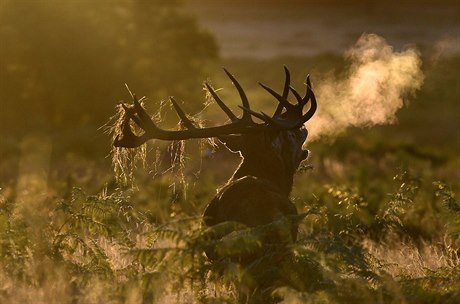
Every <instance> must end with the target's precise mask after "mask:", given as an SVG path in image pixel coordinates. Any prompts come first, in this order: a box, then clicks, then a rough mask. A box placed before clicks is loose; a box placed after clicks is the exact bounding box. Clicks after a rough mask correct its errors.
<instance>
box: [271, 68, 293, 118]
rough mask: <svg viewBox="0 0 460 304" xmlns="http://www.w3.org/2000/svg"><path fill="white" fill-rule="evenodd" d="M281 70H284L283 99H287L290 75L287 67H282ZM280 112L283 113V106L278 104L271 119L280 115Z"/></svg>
mask: <svg viewBox="0 0 460 304" xmlns="http://www.w3.org/2000/svg"><path fill="white" fill-rule="evenodd" d="M283 68H284V75H285V78H284V89H283V97H284V98H286V99H287V97H288V95H289V87H290V83H291V73H290V72H289V69H288V67H287V66H285V65H284V66H283ZM281 112H283V105H282V104H281V103H279V104H278V106H277V107H276V110H275V113H273V116H272V117H276V116H279V115H280V114H281Z"/></svg>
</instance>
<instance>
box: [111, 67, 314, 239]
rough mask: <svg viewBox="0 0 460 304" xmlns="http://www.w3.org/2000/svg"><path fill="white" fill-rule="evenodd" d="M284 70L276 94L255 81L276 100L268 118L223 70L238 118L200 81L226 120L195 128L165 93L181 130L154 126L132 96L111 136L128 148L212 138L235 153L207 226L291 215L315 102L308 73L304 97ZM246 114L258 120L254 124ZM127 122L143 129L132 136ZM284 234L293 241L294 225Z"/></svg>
mask: <svg viewBox="0 0 460 304" xmlns="http://www.w3.org/2000/svg"><path fill="white" fill-rule="evenodd" d="M224 70H225V69H224ZM284 70H285V74H286V75H285V76H286V78H285V83H284V89H283V93H282V94H278V93H277V92H275V91H274V90H272V89H271V88H269V87H267V86H265V85H264V84H262V83H259V84H260V85H261V86H262V87H263V88H264V89H265V90H267V91H268V92H269V93H270V94H271V95H273V97H275V99H276V100H277V101H278V106H277V108H276V110H275V112H274V114H273V115H272V116H269V115H267V114H265V113H263V112H255V111H253V110H251V109H250V106H249V101H248V98H247V96H246V94H245V93H244V91H243V89H242V87H241V85H240V84H239V83H238V81H237V80H236V79H235V77H234V76H233V75H232V74H230V73H229V72H228V71H227V70H225V73H226V74H227V75H228V77H229V78H230V79H231V81H232V82H233V84H234V86H235V87H236V89H237V90H238V93H239V95H240V98H241V101H242V105H240V106H239V107H240V108H241V109H242V110H243V114H242V116H241V117H240V118H238V117H237V116H236V115H235V114H234V113H233V112H232V111H231V110H230V109H229V108H228V107H227V106H226V105H225V103H224V102H223V101H222V100H221V99H220V97H219V96H218V95H217V93H216V91H215V90H214V89H213V88H212V87H211V86H210V85H209V84H208V83H205V86H206V88H207V90H208V91H209V93H210V94H211V95H212V97H213V98H214V100H215V101H216V103H217V104H218V105H219V106H220V108H221V109H222V110H223V111H224V112H225V113H226V114H227V116H228V118H229V119H230V122H229V123H227V124H224V125H221V126H214V127H206V128H198V127H196V126H195V125H194V124H193V122H192V121H191V120H190V119H189V118H188V117H187V115H186V114H185V113H184V112H183V111H182V109H181V108H180V107H179V105H178V103H177V102H176V101H175V100H174V99H173V98H172V97H171V98H170V100H171V103H172V105H173V106H174V108H175V110H176V112H177V114H178V116H179V118H180V120H181V123H182V124H183V126H184V127H185V129H183V130H174V131H171V130H163V129H160V128H159V127H158V126H156V125H155V124H154V122H153V121H152V119H151V118H150V116H149V115H148V114H147V113H146V111H145V109H144V108H143V107H142V105H141V104H140V102H139V100H138V99H136V97H135V96H133V102H134V104H133V105H126V104H122V107H123V108H124V111H125V112H124V120H123V122H122V125H121V134H118V136H116V139H115V142H114V145H115V147H126V148H134V147H137V146H140V145H142V144H144V143H145V142H146V141H148V140H149V139H162V140H185V139H191V138H209V137H217V138H218V139H219V140H220V141H222V142H223V143H224V144H225V145H226V146H227V148H229V149H230V150H232V151H239V152H240V155H241V156H242V161H241V164H240V165H239V167H238V169H237V170H236V171H235V172H234V174H233V176H232V177H231V178H230V180H229V181H228V182H227V184H226V185H225V186H224V187H223V188H222V189H220V190H219V191H218V193H217V195H216V197H215V198H214V199H213V200H212V201H211V202H210V203H209V204H208V206H207V207H206V210H205V212H204V221H205V224H206V225H207V226H208V227H210V226H214V225H216V224H219V223H223V222H226V221H233V222H239V223H242V224H244V225H246V226H248V227H256V226H259V225H265V224H269V223H272V222H273V221H276V220H279V219H281V218H282V217H283V216H288V215H296V214H297V209H296V207H295V205H294V204H293V203H292V202H291V201H290V200H289V194H290V192H291V189H292V184H293V178H294V174H295V172H296V170H297V169H298V167H299V165H300V163H301V162H302V160H304V159H306V158H307V156H308V150H303V149H302V146H303V144H304V142H305V140H306V138H307V134H308V132H307V130H306V128H305V127H304V123H305V122H306V121H307V120H309V119H310V118H311V117H312V116H313V114H314V113H315V111H316V107H317V104H316V99H315V95H314V93H313V91H312V89H311V84H310V79H309V77H307V80H306V93H305V96H303V97H302V96H301V95H300V94H299V93H298V92H297V91H296V90H295V89H294V88H293V87H291V86H290V73H289V70H288V69H287V68H286V67H285V68H284ZM289 92H292V94H293V96H294V97H295V99H296V100H297V103H296V104H292V103H290V102H289V101H288V95H289ZM309 101H310V102H311V103H310V108H309V109H308V111H307V112H306V113H304V111H303V110H304V106H305V105H306V104H307V103H308V102H309ZM252 116H254V117H256V118H258V119H260V120H261V122H260V123H256V122H254V121H253V119H252ZM132 123H134V124H135V125H136V126H137V127H139V128H140V129H141V130H142V131H143V133H142V134H140V135H136V134H135V133H134V132H133V130H132V126H131V124H132ZM294 226H295V225H294ZM289 234H291V238H290V239H291V240H295V239H296V236H297V226H295V227H293V228H292V231H290V232H289V233H288V235H289ZM272 241H273V240H272ZM280 241H281V240H280Z"/></svg>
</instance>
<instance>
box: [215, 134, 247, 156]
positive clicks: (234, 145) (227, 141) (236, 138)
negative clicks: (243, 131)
mask: <svg viewBox="0 0 460 304" xmlns="http://www.w3.org/2000/svg"><path fill="white" fill-rule="evenodd" d="M218 139H219V141H221V142H222V143H223V144H224V145H225V146H226V147H227V149H229V150H230V151H232V152H240V151H241V149H242V148H243V139H242V138H241V135H221V136H219V137H218Z"/></svg>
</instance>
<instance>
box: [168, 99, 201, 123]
mask: <svg viewBox="0 0 460 304" xmlns="http://www.w3.org/2000/svg"><path fill="white" fill-rule="evenodd" d="M169 100H170V101H171V103H172V105H173V107H174V109H175V110H176V112H177V115H178V116H179V118H180V119H181V121H182V123H183V124H184V125H185V127H186V128H187V129H196V127H195V126H194V125H193V122H192V121H191V120H190V119H189V118H188V117H187V115H186V114H185V113H184V111H182V109H181V107H180V106H179V104H178V103H177V101H176V100H175V99H174V97H172V96H171V97H169Z"/></svg>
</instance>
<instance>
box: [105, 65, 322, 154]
mask: <svg viewBox="0 0 460 304" xmlns="http://www.w3.org/2000/svg"><path fill="white" fill-rule="evenodd" d="M224 71H225V73H226V74H227V76H228V77H229V78H230V80H231V81H232V82H233V84H234V85H235V87H236V89H237V90H238V93H239V95H240V98H241V102H242V105H240V106H239V107H240V108H241V109H242V110H243V114H242V115H241V118H238V117H237V116H236V115H235V114H233V112H232V111H231V110H230V109H229V108H228V107H227V105H225V103H224V102H223V101H222V100H221V99H220V97H219V96H218V95H217V93H216V91H215V90H214V89H213V88H212V87H211V86H210V85H209V83H207V82H206V83H205V86H206V88H207V90H208V91H209V93H210V94H211V95H212V97H213V98H214V100H215V101H216V103H217V104H218V105H219V106H220V108H221V109H222V110H223V111H224V112H225V114H226V115H227V116H228V117H229V119H230V121H231V122H230V123H228V124H225V125H221V126H215V127H207V128H197V127H196V126H195V125H194V124H193V122H192V121H191V120H190V119H189V118H188V117H187V115H186V114H185V113H184V111H183V110H182V109H181V108H180V106H179V104H178V103H177V102H176V101H175V100H174V98H173V97H170V98H169V100H170V101H171V103H172V105H173V107H174V109H175V110H176V112H177V115H178V116H179V118H180V120H181V122H182V124H183V125H184V126H185V128H186V129H184V130H163V129H161V128H159V127H157V126H156V125H155V123H154V122H153V121H152V119H151V118H150V116H149V115H148V114H147V112H146V111H145V109H144V107H143V106H142V105H141V101H142V100H143V98H141V99H140V100H138V99H137V97H136V95H135V94H132V98H133V105H127V104H121V106H122V107H123V109H124V111H125V113H124V119H123V121H122V123H121V134H118V135H117V136H116V138H115V141H114V143H113V144H114V146H115V147H125V148H135V147H138V146H140V145H142V144H144V143H145V142H146V141H148V140H150V139H162V140H183V139H191V138H207V137H218V136H221V135H229V134H245V133H253V132H261V131H266V130H268V129H272V130H289V129H295V128H300V127H301V126H302V125H303V124H304V123H305V122H306V121H307V120H309V119H310V118H311V117H312V116H313V114H314V113H315V111H316V107H317V105H316V98H315V95H314V93H313V91H312V90H311V83H310V77H309V76H308V77H307V81H306V86H307V90H306V93H305V96H304V97H303V98H302V97H301V96H300V94H299V93H298V92H297V91H296V90H295V89H294V88H292V87H291V86H290V73H289V70H288V69H287V67H284V71H285V75H286V80H285V83H284V89H283V95H279V94H278V93H276V92H275V91H273V90H272V89H271V88H269V87H267V86H265V85H264V84H261V83H259V84H260V85H261V86H262V87H263V88H264V89H265V90H267V91H268V92H269V93H270V94H272V95H273V96H274V97H275V98H276V99H277V100H278V102H279V104H278V106H277V109H276V111H275V113H274V114H273V116H271V117H270V116H268V115H267V114H265V113H263V112H260V113H258V112H254V111H253V110H251V109H250V106H249V101H248V98H247V96H246V94H245V93H244V90H243V88H242V87H241V85H240V84H239V83H238V81H237V80H236V78H235V77H234V76H233V75H232V74H230V72H228V71H227V70H226V69H224ZM289 91H291V92H292V93H293V94H294V96H295V98H296V99H297V104H296V105H293V104H291V103H290V102H289V101H288V100H287V97H288V94H289ZM309 100H311V106H310V109H309V110H308V111H307V113H305V114H303V107H304V106H305V105H306V104H307V103H308V101H309ZM283 109H285V111H284V112H283ZM251 116H254V117H257V118H259V119H261V120H262V121H263V123H256V122H254V121H253V120H252V118H251ZM131 121H132V122H133V123H134V124H136V125H137V126H138V127H139V128H140V129H142V130H143V133H142V134H141V135H136V134H134V132H133V131H132V129H131Z"/></svg>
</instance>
